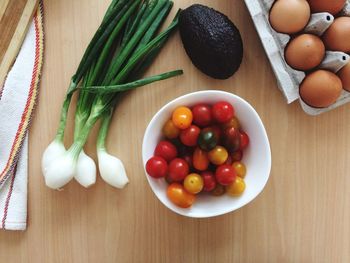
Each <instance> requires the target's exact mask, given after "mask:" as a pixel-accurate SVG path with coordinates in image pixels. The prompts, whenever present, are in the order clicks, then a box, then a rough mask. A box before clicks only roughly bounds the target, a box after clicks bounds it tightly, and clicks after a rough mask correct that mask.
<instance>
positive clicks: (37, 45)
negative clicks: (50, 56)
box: [0, 16, 40, 186]
mask: <svg viewBox="0 0 350 263" xmlns="http://www.w3.org/2000/svg"><path fill="white" fill-rule="evenodd" d="M34 25H35V61H34V69H33V73H32V81H31V84H30V90H29V97H28V100H27V102H26V106H25V109H24V112H23V114H22V118H21V122H20V124H19V127H18V129H17V133H16V136H15V140H14V142H13V144H12V147H11V152H10V155H9V159H8V161H7V164H6V166H5V168H4V170H3V171H2V172H1V174H0V186H1V185H2V184H3V183H4V182H5V181H6V179H7V178H8V177H9V175H10V174H11V172H12V170H13V166H14V164H16V163H17V161H18V157H19V152H20V150H21V148H22V144H23V140H24V138H25V136H23V137H22V138H20V140H21V142H20V147H19V148H18V149H17V152H15V153H14V148H15V146H16V144H17V143H18V139H19V136H20V134H21V132H22V130H23V125H24V122H25V121H26V119H27V118H28V116H27V114H28V108H29V105H30V103H31V100H32V96H33V90H34V88H35V82H36V80H37V77H38V76H37V74H38V65H39V56H40V35H39V23H38V17H37V16H35V17H34ZM29 117H30V116H29ZM25 129H28V126H27V127H25ZM13 155H14V159H13V162H12V164H11V156H13ZM11 166H12V167H11ZM6 171H7V172H6Z"/></svg>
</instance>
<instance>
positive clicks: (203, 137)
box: [198, 128, 218, 151]
mask: <svg viewBox="0 0 350 263" xmlns="http://www.w3.org/2000/svg"><path fill="white" fill-rule="evenodd" d="M217 143H218V138H217V136H216V134H215V132H214V130H213V129H211V128H205V129H203V130H202V131H201V132H200V134H199V137H198V145H199V147H200V148H201V149H202V150H204V151H210V150H211V149H213V148H214V147H215V146H216V145H217Z"/></svg>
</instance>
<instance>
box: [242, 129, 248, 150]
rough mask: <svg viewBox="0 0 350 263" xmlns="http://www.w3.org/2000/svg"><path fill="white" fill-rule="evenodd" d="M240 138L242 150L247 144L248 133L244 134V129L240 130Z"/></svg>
mask: <svg viewBox="0 0 350 263" xmlns="http://www.w3.org/2000/svg"><path fill="white" fill-rule="evenodd" d="M240 139H241V146H240V149H241V150H243V149H245V148H247V146H248V144H249V137H248V134H246V133H245V132H244V131H241V133H240Z"/></svg>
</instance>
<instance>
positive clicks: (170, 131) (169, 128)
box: [162, 120, 180, 139]
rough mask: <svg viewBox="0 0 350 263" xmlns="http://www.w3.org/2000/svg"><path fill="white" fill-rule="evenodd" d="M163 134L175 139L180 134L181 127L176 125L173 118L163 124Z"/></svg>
mask: <svg viewBox="0 0 350 263" xmlns="http://www.w3.org/2000/svg"><path fill="white" fill-rule="evenodd" d="M162 131H163V134H164V136H165V137H166V138H168V139H175V138H177V137H178V136H179V134H180V129H179V128H178V127H176V126H175V124H174V123H173V121H172V120H168V121H167V122H166V123H165V124H164V126H163V130H162Z"/></svg>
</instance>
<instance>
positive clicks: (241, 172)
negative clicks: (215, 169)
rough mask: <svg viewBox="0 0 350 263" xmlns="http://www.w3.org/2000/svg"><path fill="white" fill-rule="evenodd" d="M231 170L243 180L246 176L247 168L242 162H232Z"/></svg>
mask: <svg viewBox="0 0 350 263" xmlns="http://www.w3.org/2000/svg"><path fill="white" fill-rule="evenodd" d="M232 166H233V168H234V169H235V170H236V173H237V175H238V176H239V177H241V178H244V177H245V175H246V174H247V168H246V166H245V165H244V163H242V162H234V163H233V164H232Z"/></svg>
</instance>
